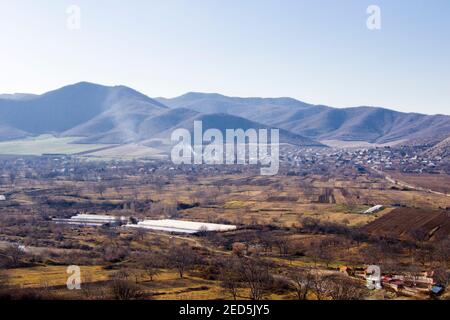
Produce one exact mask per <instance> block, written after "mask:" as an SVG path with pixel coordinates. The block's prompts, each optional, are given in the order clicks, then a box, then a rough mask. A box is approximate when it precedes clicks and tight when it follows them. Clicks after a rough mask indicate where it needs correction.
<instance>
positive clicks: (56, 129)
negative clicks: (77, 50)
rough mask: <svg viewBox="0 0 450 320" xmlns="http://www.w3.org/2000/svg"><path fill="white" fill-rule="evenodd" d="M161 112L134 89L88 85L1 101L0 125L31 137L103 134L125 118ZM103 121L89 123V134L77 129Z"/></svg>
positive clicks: (159, 108)
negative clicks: (101, 119) (29, 97)
mask: <svg viewBox="0 0 450 320" xmlns="http://www.w3.org/2000/svg"><path fill="white" fill-rule="evenodd" d="M164 109H167V108H166V107H165V106H164V105H162V104H161V103H159V102H157V101H155V100H153V99H150V98H149V97H147V96H145V95H143V94H141V93H139V92H137V91H134V90H133V89H130V88H127V87H123V86H117V87H106V86H100V85H96V84H92V83H87V82H81V83H78V84H75V85H70V86H66V87H63V88H60V89H58V90H55V91H51V92H48V93H45V94H43V95H40V96H37V97H35V98H33V99H26V100H11V99H0V119H2V120H1V121H2V123H3V124H5V125H8V126H9V127H10V128H15V129H17V130H22V131H25V132H28V133H29V134H34V135H38V134H44V133H57V134H59V133H63V132H65V131H68V130H74V133H77V134H78V133H83V135H84V134H87V135H88V134H91V133H92V132H96V131H103V130H105V128H107V127H108V126H109V128H110V129H112V127H119V130H120V126H121V123H123V122H124V121H125V122H126V121H128V117H133V116H136V115H141V114H149V115H150V114H151V113H152V112H155V111H156V110H164ZM102 115H103V116H102ZM102 117H103V118H104V119H106V120H104V121H98V122H96V123H95V124H93V123H91V125H90V126H89V130H91V131H89V130H87V131H84V132H83V131H82V130H80V128H77V127H78V126H83V125H85V123H86V122H88V121H92V119H94V118H102ZM124 117H125V118H124ZM108 121H110V122H109V123H107V122H108ZM111 123H112V124H111Z"/></svg>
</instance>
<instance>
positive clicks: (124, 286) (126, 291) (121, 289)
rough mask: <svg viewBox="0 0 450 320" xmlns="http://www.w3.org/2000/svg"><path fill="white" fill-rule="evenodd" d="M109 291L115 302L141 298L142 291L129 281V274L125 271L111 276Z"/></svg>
mask: <svg viewBox="0 0 450 320" xmlns="http://www.w3.org/2000/svg"><path fill="white" fill-rule="evenodd" d="M111 291H112V295H113V297H114V299H116V300H131V299H137V298H140V297H141V296H142V291H141V290H140V289H139V287H138V286H137V285H136V284H135V283H134V282H133V281H131V280H130V274H129V273H128V272H126V271H119V272H116V273H115V274H113V275H112V282H111Z"/></svg>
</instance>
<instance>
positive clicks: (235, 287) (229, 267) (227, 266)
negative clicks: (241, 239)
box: [221, 258, 241, 300]
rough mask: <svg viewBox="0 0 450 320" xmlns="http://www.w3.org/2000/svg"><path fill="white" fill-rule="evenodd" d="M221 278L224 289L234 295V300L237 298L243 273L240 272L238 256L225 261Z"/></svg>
mask: <svg viewBox="0 0 450 320" xmlns="http://www.w3.org/2000/svg"><path fill="white" fill-rule="evenodd" d="M221 280H222V283H221V286H222V288H223V290H224V291H225V292H227V293H229V294H230V295H231V296H232V297H233V300H237V296H238V293H239V288H240V286H241V274H240V272H239V261H238V260H237V258H233V259H231V260H227V261H225V262H224V265H223V267H222V272H221Z"/></svg>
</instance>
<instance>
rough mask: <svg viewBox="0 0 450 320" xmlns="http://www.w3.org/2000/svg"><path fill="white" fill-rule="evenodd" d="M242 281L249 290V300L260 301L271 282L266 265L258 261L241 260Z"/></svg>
mask: <svg viewBox="0 0 450 320" xmlns="http://www.w3.org/2000/svg"><path fill="white" fill-rule="evenodd" d="M240 262H241V263H240V273H241V275H242V280H243V281H244V283H245V284H246V285H247V287H248V288H249V289H250V299H252V300H261V299H262V298H263V297H264V294H265V293H266V291H267V288H268V286H269V284H270V282H271V281H272V277H271V275H270V273H269V267H268V265H267V264H266V263H265V262H264V261H262V260H260V259H248V258H241V260H240Z"/></svg>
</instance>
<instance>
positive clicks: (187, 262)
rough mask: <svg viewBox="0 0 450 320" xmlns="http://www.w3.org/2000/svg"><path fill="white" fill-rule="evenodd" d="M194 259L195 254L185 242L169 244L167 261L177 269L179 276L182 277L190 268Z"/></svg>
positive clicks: (195, 257)
mask: <svg viewBox="0 0 450 320" xmlns="http://www.w3.org/2000/svg"><path fill="white" fill-rule="evenodd" d="M196 261H197V255H196V254H195V252H194V251H193V250H192V248H191V247H190V246H189V245H188V244H186V243H183V244H182V245H179V246H177V245H173V246H171V248H170V249H169V253H168V254H167V263H168V264H169V266H171V267H173V268H175V269H176V270H177V271H178V274H179V275H180V278H183V276H184V274H185V272H186V271H187V270H189V269H190V268H192V266H193V265H194V264H195V262H196Z"/></svg>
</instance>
